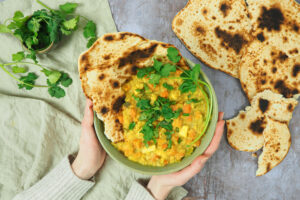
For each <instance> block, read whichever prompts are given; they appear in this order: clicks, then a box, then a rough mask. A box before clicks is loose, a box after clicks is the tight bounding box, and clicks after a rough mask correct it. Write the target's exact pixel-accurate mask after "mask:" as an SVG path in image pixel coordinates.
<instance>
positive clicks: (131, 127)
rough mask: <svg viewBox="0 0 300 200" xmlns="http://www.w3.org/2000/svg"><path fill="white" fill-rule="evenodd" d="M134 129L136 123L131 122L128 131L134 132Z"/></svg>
mask: <svg viewBox="0 0 300 200" xmlns="http://www.w3.org/2000/svg"><path fill="white" fill-rule="evenodd" d="M134 127H135V122H131V123H130V124H129V127H128V129H129V130H132V129H134Z"/></svg>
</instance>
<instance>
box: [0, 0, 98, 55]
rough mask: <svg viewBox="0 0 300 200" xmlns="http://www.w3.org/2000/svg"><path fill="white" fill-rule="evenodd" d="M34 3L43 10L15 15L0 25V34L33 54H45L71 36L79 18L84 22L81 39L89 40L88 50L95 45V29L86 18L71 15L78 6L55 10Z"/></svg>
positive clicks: (75, 4)
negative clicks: (54, 45) (7, 34)
mask: <svg viewBox="0 0 300 200" xmlns="http://www.w3.org/2000/svg"><path fill="white" fill-rule="evenodd" d="M37 2H38V3H39V4H40V5H42V6H43V7H44V8H45V9H41V10H37V11H34V12H33V14H32V15H28V16H24V14H23V13H22V12H21V11H16V12H15V14H14V16H13V17H12V18H9V19H7V20H6V21H5V22H4V24H0V33H10V34H12V35H13V36H14V37H16V38H17V39H19V40H20V41H21V43H22V44H23V45H24V47H25V48H26V49H28V50H30V51H32V52H34V53H44V52H45V51H47V50H49V49H50V48H51V47H52V45H53V44H55V43H58V42H59V41H61V39H62V38H63V37H64V36H69V35H71V34H72V33H73V32H74V31H75V30H76V29H77V28H78V23H79V20H80V19H81V18H82V19H84V20H85V21H87V23H86V25H85V27H84V31H83V34H84V37H85V38H86V39H88V43H87V47H90V46H91V45H92V44H93V43H94V42H95V40H96V25H95V23H94V22H93V21H91V20H89V19H87V18H86V17H84V16H81V15H78V14H74V12H75V10H76V8H77V6H78V4H77V3H65V4H62V5H59V9H58V10H54V9H52V8H50V7H48V6H47V5H45V4H44V3H42V2H41V1H39V0H37Z"/></svg>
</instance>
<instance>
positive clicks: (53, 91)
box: [48, 85, 66, 99]
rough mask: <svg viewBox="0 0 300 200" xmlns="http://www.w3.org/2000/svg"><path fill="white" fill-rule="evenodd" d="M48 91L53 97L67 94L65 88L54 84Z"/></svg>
mask: <svg viewBox="0 0 300 200" xmlns="http://www.w3.org/2000/svg"><path fill="white" fill-rule="evenodd" d="M48 93H49V94H50V96H51V97H56V98H58V99H59V98H61V97H64V96H65V95H66V93H65V90H64V89H62V88H61V87H59V86H57V85H53V86H51V87H49V88H48Z"/></svg>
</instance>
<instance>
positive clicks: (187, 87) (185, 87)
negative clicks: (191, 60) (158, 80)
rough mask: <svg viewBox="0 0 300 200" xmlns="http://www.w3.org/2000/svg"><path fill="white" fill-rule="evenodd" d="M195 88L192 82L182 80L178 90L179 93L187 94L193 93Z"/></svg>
mask: <svg viewBox="0 0 300 200" xmlns="http://www.w3.org/2000/svg"><path fill="white" fill-rule="evenodd" d="M196 88H197V86H196V85H195V83H194V82H193V81H192V80H184V81H183V83H182V84H181V85H180V86H179V90H180V91H181V93H187V92H189V91H190V92H195V91H196Z"/></svg>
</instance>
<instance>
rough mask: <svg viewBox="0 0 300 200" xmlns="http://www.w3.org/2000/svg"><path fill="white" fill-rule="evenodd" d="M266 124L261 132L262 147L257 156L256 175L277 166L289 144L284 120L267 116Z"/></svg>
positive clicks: (288, 132)
mask: <svg viewBox="0 0 300 200" xmlns="http://www.w3.org/2000/svg"><path fill="white" fill-rule="evenodd" d="M266 120H267V124H268V126H267V127H266V128H265V130H264V132H263V137H264V148H263V152H262V153H261V154H260V156H259V158H258V169H257V171H256V176H262V175H264V174H266V173H267V172H269V171H270V170H271V169H273V168H274V167H275V166H277V165H278V164H279V163H280V162H281V161H282V160H283V159H284V158H285V156H286V155H287V153H288V151H289V149H290V146H291V134H290V131H289V128H288V124H287V123H286V122H279V121H276V120H274V119H271V118H267V119H266Z"/></svg>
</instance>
